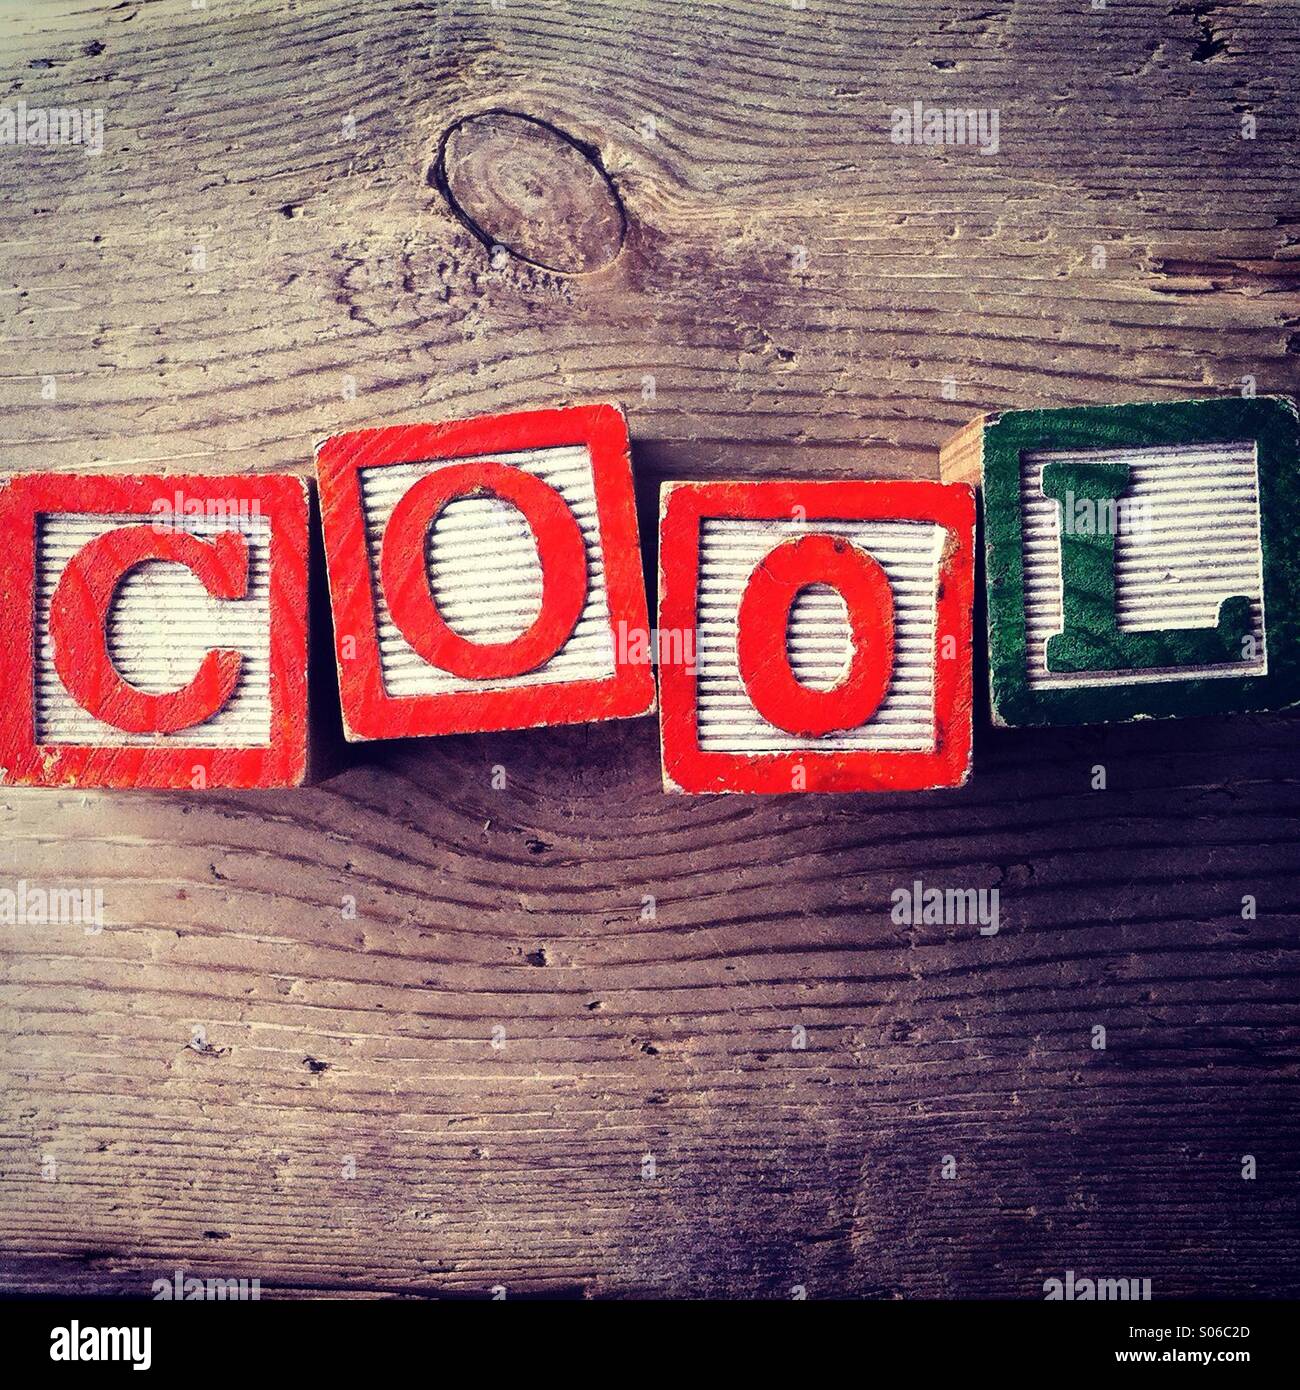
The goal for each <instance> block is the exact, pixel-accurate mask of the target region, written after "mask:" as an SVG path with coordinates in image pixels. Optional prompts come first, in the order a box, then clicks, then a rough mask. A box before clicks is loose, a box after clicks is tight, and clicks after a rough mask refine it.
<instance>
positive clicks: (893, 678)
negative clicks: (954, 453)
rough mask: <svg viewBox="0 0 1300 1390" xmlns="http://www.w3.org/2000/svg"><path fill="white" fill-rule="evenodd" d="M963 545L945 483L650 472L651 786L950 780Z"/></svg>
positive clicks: (960, 665)
mask: <svg viewBox="0 0 1300 1390" xmlns="http://www.w3.org/2000/svg"><path fill="white" fill-rule="evenodd" d="M974 548H975V499H974V494H973V493H972V491H971V489H970V488H968V487H966V486H964V485H960V484H954V485H949V484H943V483H936V482H743V483H668V484H666V485H665V486H664V488H663V492H662V498H661V511H660V535H659V633H658V638H659V649H660V667H659V673H660V674H659V694H660V731H661V744H662V757H663V773H664V786H665V787H666V788H667V789H668V790H669V791H680V792H800V791H820V792H859V791H918V790H923V789H926V788H932V787H951V786H959V785H961V784H962V783H963V782H964V781H965V780H966V777H967V775H968V773H969V770H970V758H971V685H972V677H971V625H972V617H971V610H972V598H973V590H974Z"/></svg>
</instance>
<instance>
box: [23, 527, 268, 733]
mask: <svg viewBox="0 0 1300 1390" xmlns="http://www.w3.org/2000/svg"><path fill="white" fill-rule="evenodd" d="M139 525H144V526H152V525H153V522H152V521H151V520H149V519H147V518H146V519H145V520H143V522H142V520H141V517H140V516H139V514H138V513H137V514H123V515H120V516H119V515H99V516H87V515H85V514H84V513H71V512H51V513H48V514H46V515H43V516H41V517H38V519H37V532H36V557H37V558H36V612H37V626H36V631H37V633H38V634H40V635H41V636H42V637H48V634H49V630H50V626H49V613H50V600H51V599H52V598H53V596H54V589H55V586H56V585H57V584H58V582H59V577H60V576H61V575H62V573H63V569H64V566H65V565H66V564H67V563H68V561H69V560H70V559H71V558H72V556H73V555H74V554H75V553H76V552H77V551H79V550H80V549H81V547H82V546H84V545H85V544H86V543H87V542H88V541H92V540H94V539H95V537H96V536H100V535H102V534H103V533H104V532H105V531H112V530H115V529H116V528H117V527H119V526H139ZM176 526H177V529H178V530H185V531H191V532H193V533H194V534H195V535H197V536H215V535H216V534H217V533H218V532H220V531H228V530H232V529H234V530H239V531H241V532H243V534H244V535H245V536H246V537H247V539H248V582H249V592H248V596H247V597H246V598H242V599H219V598H213V597H212V596H211V595H210V594H209V593H208V592H207V590H206V589H204V587H203V585H202V584H201V583H200V582H199V580H198V578H197V577H196V576H195V575H194V574H193V573H192V572H191V571H190V570H188V569H187V568H186V567H185V566H184V565H178V564H171V563H168V562H165V561H150V562H148V563H146V564H143V565H139V566H137V567H136V568H135V569H133V570H131V571H129V572H128V574H127V576H126V578H125V579H124V580H123V581H122V583H121V584H120V585H119V586H118V590H117V593H116V595H115V596H114V601H113V604H112V606H111V607H110V608H109V612H108V621H107V625H106V627H107V632H108V651H109V655H110V656H111V657H112V659H113V664H114V666H116V668H117V670H118V672H119V674H120V675H121V676H122V677H123V679H124V680H126V681H128V682H129V683H130V684H131V685H135V686H138V687H139V688H140V689H141V690H146V691H149V692H150V693H153V694H161V693H162V692H164V691H167V690H178V689H180V687H181V686H183V685H185V684H187V683H188V682H189V681H190V680H191V679H192V678H193V676H194V674H195V672H196V671H197V670H198V668H199V663H200V662H201V661H202V660H203V657H204V655H205V654H206V653H207V652H208V651H210V650H211V649H212V648H213V647H228V648H231V649H232V650H235V651H238V652H241V653H242V654H243V658H244V661H243V666H242V668H241V672H240V681H239V685H238V686H237V687H236V689H235V693H234V695H233V696H232V697H231V699H230V701H229V703H228V704H227V705H226V706H225V707H224V708H223V709H221V710H219V711H218V712H217V714H215V715H214V716H213V717H212V718H211V719H209V720H208V721H207V723H205V724H198V725H195V727H194V728H192V729H184V730H181V731H180V732H178V733H174V734H130V733H125V732H123V731H122V730H121V729H115V728H114V727H113V726H112V725H111V724H105V723H104V722H103V721H102V720H99V719H96V718H95V717H94V716H93V715H91V714H89V713H87V711H86V710H84V709H82V707H81V706H80V705H79V704H77V702H76V701H75V700H74V699H73V698H72V696H71V695H69V694H68V692H67V691H66V690H65V689H64V687H63V682H62V681H60V679H59V676H58V672H57V671H56V670H55V669H54V662H53V660H52V659H51V656H50V651H49V645H48V642H47V641H42V642H38V644H37V650H36V654H35V656H36V661H35V676H36V701H35V706H36V711H35V712H36V732H37V738H38V739H39V740H40V741H41V742H44V743H60V744H61V743H71V744H84V745H89V746H94V747H120V748H140V747H145V748H147V747H166V746H169V745H171V746H176V747H182V748H254V747H265V746H266V745H267V744H268V743H269V742H270V738H271V690H270V679H271V618H270V614H271V597H270V594H271V583H270V581H271V522H270V518H269V517H266V516H261V515H252V514H249V515H237V514H233V515H231V516H229V517H223V518H215V519H211V520H208V519H204V518H200V517H186V518H184V519H178V521H177V523H176Z"/></svg>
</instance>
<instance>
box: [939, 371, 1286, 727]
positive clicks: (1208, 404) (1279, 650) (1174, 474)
mask: <svg viewBox="0 0 1300 1390" xmlns="http://www.w3.org/2000/svg"><path fill="white" fill-rule="evenodd" d="M1298 438H1300V434H1298V429H1297V414H1296V408H1295V405H1294V403H1293V402H1291V401H1290V400H1287V399H1285V398H1282V397H1258V398H1251V399H1244V398H1238V397H1226V398H1220V399H1207V400H1195V401H1174V402H1167V403H1161V404H1152V405H1120V406H1087V407H1081V408H1078V409H1065V410H1026V411H1008V412H1006V413H1004V414H1001V415H991V416H985V417H983V418H981V419H979V420H976V421H973V422H972V423H971V424H970V425H968V426H966V428H965V429H963V430H962V431H961V432H960V433H959V434H958V435H956V436H955V437H954V438H953V440H951V441H950V443H949V444H948V445H947V446H945V448H944V449H943V450H942V451H941V455H940V471H941V473H942V475H943V476H944V477H945V478H946V479H950V480H957V479H960V480H962V481H965V482H981V483H982V488H983V520H984V547H985V583H986V586H987V593H988V638H989V684H990V693H991V703H992V710H993V717H994V720H995V722H996V723H998V724H1001V725H1031V724H1090V723H1101V722H1107V721H1112V720H1126V719H1139V718H1168V717H1172V716H1178V715H1196V714H1223V713H1231V712H1237V711H1246V710H1277V709H1284V708H1287V707H1290V706H1292V705H1295V704H1296V703H1298V702H1300V553H1298V551H1297V542H1300V534H1298V533H1300V449H1298V447H1297V446H1298Z"/></svg>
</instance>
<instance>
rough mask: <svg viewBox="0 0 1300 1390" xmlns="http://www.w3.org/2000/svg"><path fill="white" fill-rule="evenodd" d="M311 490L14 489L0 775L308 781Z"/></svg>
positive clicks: (129, 480) (68, 780)
mask: <svg viewBox="0 0 1300 1390" xmlns="http://www.w3.org/2000/svg"><path fill="white" fill-rule="evenodd" d="M308 486H309V485H308V483H307V482H306V481H305V480H304V479H301V478H296V477H290V476H287V475H267V474H259V475H256V476H254V475H247V476H229V475H226V476H206V477H196V476H168V477H153V476H151V477H140V476H130V477H128V476H110V477H104V476H102V475H98V474H97V475H88V474H78V473H33V474H24V475H21V476H16V477H10V478H8V479H5V480H4V481H3V482H0V593H2V594H3V595H4V596H5V603H4V606H3V608H0V680H2V681H3V687H4V690H5V699H4V702H3V704H2V705H0V782H3V783H7V784H11V785H18V786H50V787H153V788H188V789H192V790H196V791H197V790H202V789H204V788H207V787H280V786H292V785H297V784H298V783H300V782H302V781H303V779H304V777H305V775H306V763H307V541H308V529H307V528H308V496H307V489H308Z"/></svg>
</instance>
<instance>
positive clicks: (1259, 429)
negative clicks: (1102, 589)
mask: <svg viewBox="0 0 1300 1390" xmlns="http://www.w3.org/2000/svg"><path fill="white" fill-rule="evenodd" d="M1234 439H1253V440H1254V441H1255V445H1256V452H1257V459H1258V465H1259V490H1260V513H1261V519H1260V534H1261V537H1262V540H1263V549H1264V623H1265V641H1266V649H1267V653H1268V672H1267V674H1266V675H1262V676H1221V677H1217V678H1201V679H1191V680H1177V679H1171V680H1169V681H1167V682H1166V681H1161V682H1154V681H1153V682H1149V683H1145V684H1141V683H1133V684H1130V685H1113V686H1106V687H1099V686H1098V687H1092V688H1080V689H1076V690H1037V691H1034V690H1031V689H1030V687H1029V681H1028V678H1027V676H1026V674H1025V618H1024V556H1023V549H1022V544H1021V512H1020V456H1021V453H1022V451H1025V450H1033V449H1099V448H1126V447H1127V448H1141V447H1143V446H1146V445H1155V444H1213V443H1225V442H1228V441H1230V440H1234ZM983 508H984V551H985V584H986V587H987V592H988V634H989V692H990V696H991V699H992V706H993V713H994V717H995V719H997V720H998V722H1000V723H1003V724H1008V725H1027V724H1099V723H1107V722H1110V721H1112V720H1123V719H1143V718H1149V719H1168V718H1173V717H1175V716H1178V715H1191V714H1227V713H1232V712H1236V711H1245V710H1263V709H1286V708H1288V707H1290V706H1292V705H1295V704H1300V415H1298V414H1297V411H1296V407H1295V403H1294V402H1293V401H1291V400H1289V399H1287V398H1286V397H1285V396H1259V397H1256V398H1254V399H1250V400H1246V399H1242V398H1240V397H1236V396H1233V397H1221V398H1213V399H1207V400H1193V401H1168V402H1160V403H1156V404H1151V405H1115V406H1110V405H1102V406H1080V407H1078V408H1070V409H1064V410H1014V411H1007V412H1005V413H1003V414H1001V415H999V416H997V417H996V418H995V419H991V420H990V421H989V422H988V424H987V425H986V427H985V431H984V461H983Z"/></svg>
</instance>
